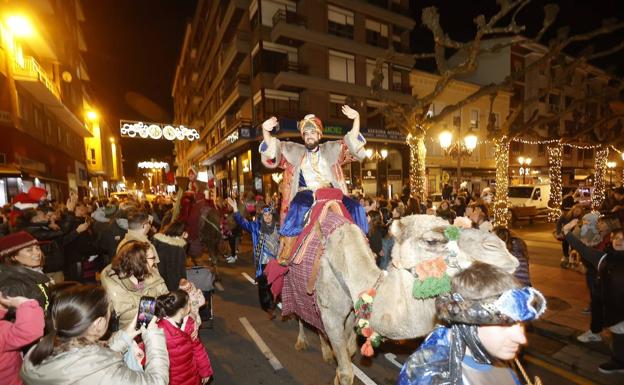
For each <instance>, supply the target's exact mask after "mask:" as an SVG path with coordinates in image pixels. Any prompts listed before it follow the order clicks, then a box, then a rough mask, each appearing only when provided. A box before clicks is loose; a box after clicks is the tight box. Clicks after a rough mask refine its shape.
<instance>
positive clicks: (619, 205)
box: [611, 187, 624, 223]
mask: <svg viewBox="0 0 624 385" xmlns="http://www.w3.org/2000/svg"><path fill="white" fill-rule="evenodd" d="M613 204H614V206H613V208H612V209H611V212H613V213H615V214H616V215H617V217H618V219H619V220H620V223H624V187H618V188H616V189H614V190H613Z"/></svg>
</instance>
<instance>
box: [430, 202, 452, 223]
mask: <svg viewBox="0 0 624 385" xmlns="http://www.w3.org/2000/svg"><path fill="white" fill-rule="evenodd" d="M435 215H436V216H437V217H440V218H444V219H446V220H447V221H449V223H453V221H454V220H455V217H456V216H457V214H455V211H453V209H451V204H450V203H449V201H447V200H443V201H442V202H440V205H439V206H438V208H437V209H436V212H435Z"/></svg>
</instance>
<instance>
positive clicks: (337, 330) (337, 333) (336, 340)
mask: <svg viewBox="0 0 624 385" xmlns="http://www.w3.org/2000/svg"><path fill="white" fill-rule="evenodd" d="M321 317H322V318H323V325H324V326H325V331H326V333H327V337H328V338H329V342H330V344H331V346H332V347H333V348H334V354H335V355H336V362H337V363H338V367H337V368H336V378H334V384H335V385H353V368H352V367H351V357H350V356H349V354H348V353H347V340H346V338H345V335H344V318H343V317H339V318H337V317H334V315H333V314H328V313H326V312H323V313H321Z"/></svg>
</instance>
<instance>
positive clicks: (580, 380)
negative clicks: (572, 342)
mask: <svg viewBox="0 0 624 385" xmlns="http://www.w3.org/2000/svg"><path fill="white" fill-rule="evenodd" d="M523 359H524V360H525V361H527V362H530V363H532V364H535V365H537V366H541V367H542V368H544V369H546V370H548V371H549V372H552V373H555V374H556V375H558V376H559V377H563V378H565V379H567V380H570V381H572V382H574V383H575V384H579V385H594V384H595V382H592V381H590V380H588V379H586V378H585V377H581V376H579V375H577V374H574V373H570V372H568V371H566V370H564V369H562V368H559V367H557V366H555V365H553V364H550V363H548V362H546V361H542V360H540V359H539V358H536V357H534V356H530V355H528V354H525V355H524V357H523Z"/></svg>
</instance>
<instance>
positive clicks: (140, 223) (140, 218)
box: [117, 210, 160, 263]
mask: <svg viewBox="0 0 624 385" xmlns="http://www.w3.org/2000/svg"><path fill="white" fill-rule="evenodd" d="M151 228H152V225H151V223H150V217H149V215H148V214H147V213H146V212H145V211H143V210H132V211H130V212H129V213H128V231H127V232H126V236H125V237H124V238H123V239H122V240H121V242H119V245H118V246H117V253H119V250H120V249H121V248H122V247H123V245H125V244H126V243H128V242H131V241H138V242H145V243H148V244H149V245H150V247H151V249H152V252H153V253H154V256H155V257H156V262H155V263H158V262H160V260H159V257H158V253H157V252H156V248H154V245H152V243H151V242H150V240H149V238H148V237H147V234H149V232H150V230H151Z"/></svg>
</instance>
